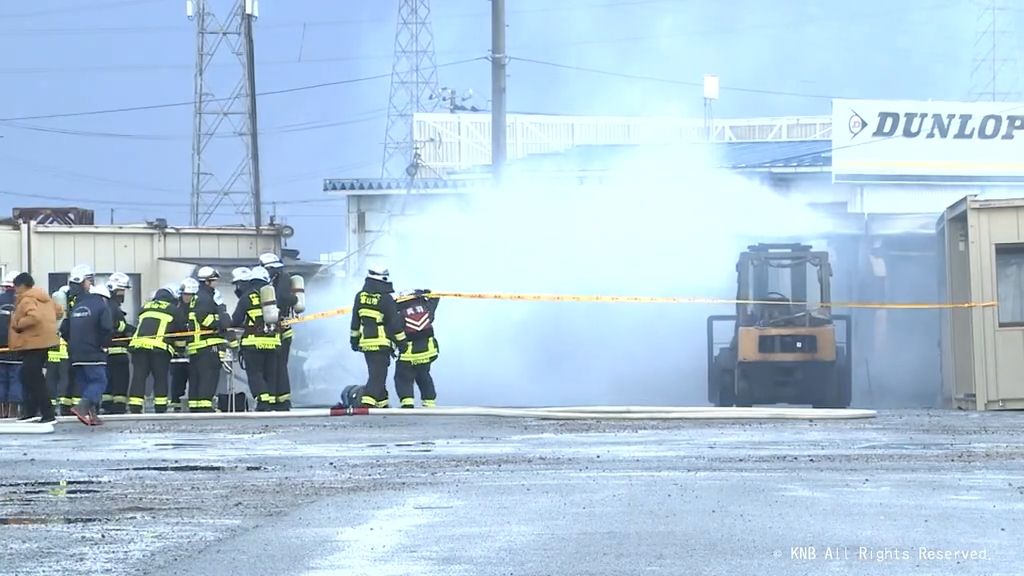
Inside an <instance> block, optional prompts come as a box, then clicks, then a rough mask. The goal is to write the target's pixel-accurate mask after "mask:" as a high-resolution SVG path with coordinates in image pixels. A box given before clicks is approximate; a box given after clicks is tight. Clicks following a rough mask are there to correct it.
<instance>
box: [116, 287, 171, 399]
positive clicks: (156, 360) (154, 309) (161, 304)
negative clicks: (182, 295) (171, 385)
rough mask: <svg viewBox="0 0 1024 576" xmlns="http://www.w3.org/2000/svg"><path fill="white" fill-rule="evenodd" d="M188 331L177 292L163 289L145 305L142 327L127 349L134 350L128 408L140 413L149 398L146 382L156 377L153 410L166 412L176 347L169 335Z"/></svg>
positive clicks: (154, 380) (141, 321) (136, 329)
mask: <svg viewBox="0 0 1024 576" xmlns="http://www.w3.org/2000/svg"><path fill="white" fill-rule="evenodd" d="M184 328H185V319H184V316H183V315H182V313H181V310H180V309H179V308H178V306H177V304H176V302H175V297H174V293H173V292H171V291H169V290H168V289H166V288H161V289H159V290H157V291H156V293H155V294H153V299H152V300H150V301H149V302H146V304H145V305H143V306H142V312H141V313H140V314H139V325H138V327H137V328H135V332H134V334H133V335H132V339H131V342H130V343H129V345H128V348H129V349H130V350H131V355H132V366H133V368H134V371H133V372H132V385H131V388H130V389H129V401H128V402H129V405H130V406H131V408H132V412H133V413H134V412H135V407H136V406H138V407H139V409H140V411H141V408H142V405H143V400H144V399H145V396H146V380H147V378H149V376H150V375H151V374H152V376H153V409H154V411H156V413H157V414H163V413H165V412H167V407H168V405H169V404H170V400H169V398H168V397H167V379H168V376H169V374H170V368H171V356H173V355H174V347H173V345H172V344H171V343H170V342H169V341H168V337H167V335H168V334H174V333H176V332H180V331H182V330H184Z"/></svg>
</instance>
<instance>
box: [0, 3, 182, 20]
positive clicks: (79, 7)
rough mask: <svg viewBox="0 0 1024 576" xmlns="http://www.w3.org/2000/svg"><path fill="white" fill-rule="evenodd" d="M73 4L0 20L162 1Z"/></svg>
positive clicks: (3, 17) (0, 18)
mask: <svg viewBox="0 0 1024 576" xmlns="http://www.w3.org/2000/svg"><path fill="white" fill-rule="evenodd" d="M75 2H76V3H75V5H74V6H65V7H64V8H50V9H47V10H35V11H33V12H16V13H14V14H4V13H0V20H10V19H12V18H35V17H36V16H52V15H54V14H68V13H72V12H83V11H93V10H103V9H106V8H118V7H121V6H141V5H143V4H162V3H163V0H114V1H112V2H100V3H96V4H84V3H83V2H81V0H75Z"/></svg>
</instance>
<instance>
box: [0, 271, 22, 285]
mask: <svg viewBox="0 0 1024 576" xmlns="http://www.w3.org/2000/svg"><path fill="white" fill-rule="evenodd" d="M18 274H21V272H18V271H17V270H11V271H10V272H8V273H7V275H6V276H4V281H3V282H0V286H3V287H4V288H14V279H15V278H17V277H18Z"/></svg>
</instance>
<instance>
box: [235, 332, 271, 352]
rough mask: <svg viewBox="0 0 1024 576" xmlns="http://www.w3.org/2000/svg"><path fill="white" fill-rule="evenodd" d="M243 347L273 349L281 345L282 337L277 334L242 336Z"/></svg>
mask: <svg viewBox="0 0 1024 576" xmlns="http://www.w3.org/2000/svg"><path fill="white" fill-rule="evenodd" d="M242 347H243V348H256V349H258V350H273V349H275V348H280V347H281V338H280V337H278V335H277V334H274V335H273V336H256V335H255V334H254V335H252V336H245V337H243V338H242Z"/></svg>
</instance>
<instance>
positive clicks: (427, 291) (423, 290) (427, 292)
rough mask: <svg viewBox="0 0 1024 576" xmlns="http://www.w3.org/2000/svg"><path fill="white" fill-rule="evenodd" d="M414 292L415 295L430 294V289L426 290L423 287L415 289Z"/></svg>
mask: <svg viewBox="0 0 1024 576" xmlns="http://www.w3.org/2000/svg"><path fill="white" fill-rule="evenodd" d="M414 293H415V294H416V295H417V296H424V295H426V294H430V290H427V289H425V288H424V289H419V290H416V291H415V292H414Z"/></svg>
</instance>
